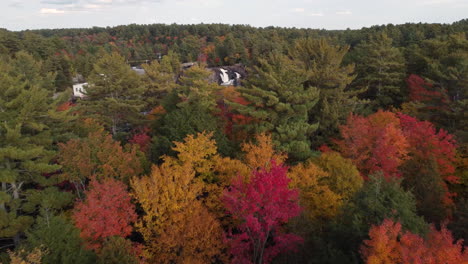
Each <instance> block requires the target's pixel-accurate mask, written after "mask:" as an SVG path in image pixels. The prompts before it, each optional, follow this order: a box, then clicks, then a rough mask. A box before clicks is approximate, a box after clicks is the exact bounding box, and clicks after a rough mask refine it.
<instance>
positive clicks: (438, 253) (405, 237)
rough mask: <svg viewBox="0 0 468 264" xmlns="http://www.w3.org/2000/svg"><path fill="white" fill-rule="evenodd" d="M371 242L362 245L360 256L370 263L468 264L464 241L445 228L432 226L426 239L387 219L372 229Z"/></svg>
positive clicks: (366, 241)
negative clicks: (438, 228)
mask: <svg viewBox="0 0 468 264" xmlns="http://www.w3.org/2000/svg"><path fill="white" fill-rule="evenodd" d="M369 237H370V239H369V240H365V241H364V242H363V245H362V246H361V256H362V258H363V260H364V261H365V263H367V264H393V263H401V264H442V263H443V264H460V263H463V264H464V263H468V254H467V253H466V251H464V250H463V241H462V240H458V241H456V242H455V243H454V239H453V237H452V234H451V233H450V231H448V230H447V228H446V227H445V226H444V225H443V226H442V227H441V230H440V231H439V230H437V229H436V228H435V227H434V226H431V229H430V232H429V233H428V234H427V236H426V238H423V237H420V236H418V235H416V234H413V233H411V232H409V231H406V232H402V229H401V224H400V223H398V222H397V223H395V222H393V221H392V220H389V219H385V220H384V221H383V223H382V224H381V225H380V226H372V228H371V229H370V231H369Z"/></svg>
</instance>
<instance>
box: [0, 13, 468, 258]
mask: <svg viewBox="0 0 468 264" xmlns="http://www.w3.org/2000/svg"><path fill="white" fill-rule="evenodd" d="M467 37H468V20H466V19H465V20H461V21H459V22H455V23H452V24H421V23H420V24H404V25H392V24H389V25H382V26H373V27H370V28H362V29H360V30H350V29H347V30H315V29H297V28H278V27H267V28H255V27H251V26H246V25H224V24H199V25H176V24H173V25H163V24H153V25H128V26H117V27H107V28H97V27H95V28H89V29H53V30H52V29H50V30H49V29H44V30H27V31H20V32H13V31H8V30H5V29H0V182H1V187H0V263H4V264H6V263H12V264H41V263H43V264H55V263H57V264H75V263H82V264H86V263H103V264H104V263H105V264H112V263H115V264H117V263H118V264H136V263H148V264H150V263H151V264H152V263H187V264H197V263H240V264H247V263H256V264H261V263H277V264H282V263H369V264H377V263H388V264H390V263H405V264H406V263H408V264H409V263H411V264H416V263H418V264H419V263H428V264H442V263H444V264H460V263H468V254H467V253H466V249H465V246H464V242H463V241H466V238H467V234H468V187H467V186H468V134H467V129H466V128H467V127H468V122H467V121H468V117H467V115H468V109H467V107H468V105H467V103H468V101H467V100H468V97H467V96H468V94H467V93H468V39H467ZM187 62H194V63H193V64H190V65H193V66H191V67H182V65H183V63H187ZM233 65H236V66H237V67H240V68H242V69H244V70H245V73H246V74H245V76H242V80H241V85H238V86H226V85H219V83H217V82H213V80H212V78H211V77H210V76H212V75H213V71H212V69H213V68H215V67H220V66H233ZM132 66H137V67H141V68H142V69H144V74H137V73H136V72H135V71H134V70H133V69H132ZM77 76H80V78H82V79H84V80H86V82H87V86H85V87H86V90H85V91H84V94H85V96H84V98H75V97H74V96H73V92H72V85H73V84H74V82H76V80H75V79H77V78H76V77H77Z"/></svg>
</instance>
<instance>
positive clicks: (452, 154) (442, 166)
mask: <svg viewBox="0 0 468 264" xmlns="http://www.w3.org/2000/svg"><path fill="white" fill-rule="evenodd" d="M399 118H400V123H401V126H402V129H403V133H404V135H405V137H406V138H407V140H408V143H409V145H410V152H411V156H412V157H418V158H420V159H423V160H430V159H433V160H435V161H436V162H437V167H438V173H439V174H440V176H441V177H442V179H441V184H442V185H443V186H444V187H445V189H446V190H448V187H447V186H446V184H445V182H448V183H452V184H456V183H459V181H460V179H459V177H457V176H455V167H456V166H455V164H456V162H457V158H456V147H457V145H456V142H455V140H454V139H453V136H452V135H450V134H449V133H448V132H447V131H445V130H443V129H440V130H439V131H438V132H437V130H436V128H435V127H434V125H433V124H432V123H430V122H428V121H419V120H417V119H416V118H414V117H411V116H408V115H405V114H401V113H400V114H399ZM444 181H445V182H444ZM454 195H455V194H453V193H449V192H448V191H447V195H446V201H445V203H446V204H448V205H450V204H452V203H453V202H452V200H451V197H452V196H454Z"/></svg>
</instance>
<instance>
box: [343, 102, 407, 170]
mask: <svg viewBox="0 0 468 264" xmlns="http://www.w3.org/2000/svg"><path fill="white" fill-rule="evenodd" d="M340 133H341V137H342V140H337V141H336V143H337V145H338V147H339V149H340V152H341V153H342V154H343V156H345V157H346V158H350V159H351V160H352V161H353V162H354V164H355V165H356V166H357V168H358V169H359V171H360V172H361V174H362V175H363V176H367V175H370V174H373V173H374V172H377V171H382V172H383V173H384V175H385V177H386V178H389V177H399V176H400V172H399V171H398V168H399V166H400V165H401V164H402V163H403V162H404V161H405V160H406V159H407V158H408V147H409V144H408V141H407V139H406V138H405V136H404V134H403V132H402V130H401V125H400V120H399V118H398V116H397V115H396V114H394V113H392V112H386V111H381V110H379V111H378V112H376V113H374V114H372V115H369V116H368V117H363V116H358V115H353V114H351V115H350V116H349V117H348V119H347V122H346V124H345V125H342V126H340Z"/></svg>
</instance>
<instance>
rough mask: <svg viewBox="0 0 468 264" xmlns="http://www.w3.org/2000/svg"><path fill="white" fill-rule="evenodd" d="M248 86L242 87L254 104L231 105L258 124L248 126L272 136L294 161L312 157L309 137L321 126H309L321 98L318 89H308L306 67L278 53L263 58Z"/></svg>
mask: <svg viewBox="0 0 468 264" xmlns="http://www.w3.org/2000/svg"><path fill="white" fill-rule="evenodd" d="M259 62H260V66H258V67H255V68H254V72H253V73H252V74H251V79H250V80H249V81H248V83H247V84H246V86H245V87H240V88H238V91H239V92H240V93H241V94H242V96H243V97H244V98H245V99H246V100H247V101H248V102H250V103H249V104H248V105H241V104H237V103H232V102H229V104H230V105H231V106H232V107H234V109H235V110H236V111H237V112H238V113H240V114H242V115H245V116H249V117H252V118H253V119H254V122H252V123H251V124H250V125H248V126H246V128H247V129H248V130H249V131H250V132H253V133H262V132H267V133H272V135H273V140H274V142H275V144H276V145H277V147H278V149H279V150H280V151H284V152H287V153H288V154H289V157H290V158H291V159H292V160H294V161H299V160H305V159H307V158H309V157H310V156H311V155H312V151H311V148H310V145H311V142H310V140H309V137H310V136H311V135H312V133H313V132H314V131H315V130H316V129H317V127H318V123H315V124H309V123H308V121H309V119H310V117H309V113H310V111H311V109H312V107H314V106H315V104H316V103H317V101H318V99H319V92H318V91H317V89H316V88H315V87H310V86H306V85H305V82H306V81H307V74H306V72H305V71H304V70H303V66H302V65H301V64H300V63H298V62H295V61H293V60H291V59H289V58H288V57H287V56H285V55H281V54H278V53H274V54H271V55H270V56H268V58H267V59H259Z"/></svg>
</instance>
